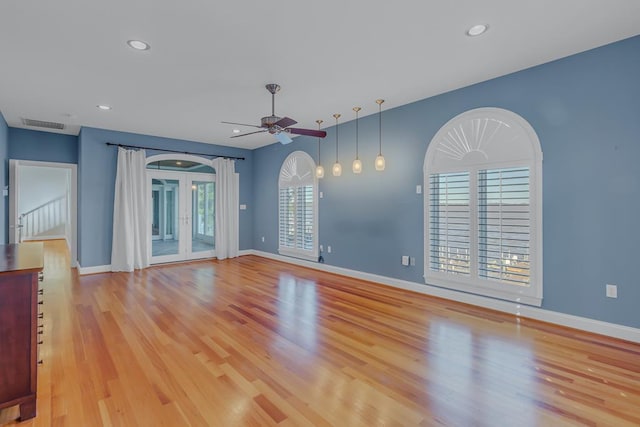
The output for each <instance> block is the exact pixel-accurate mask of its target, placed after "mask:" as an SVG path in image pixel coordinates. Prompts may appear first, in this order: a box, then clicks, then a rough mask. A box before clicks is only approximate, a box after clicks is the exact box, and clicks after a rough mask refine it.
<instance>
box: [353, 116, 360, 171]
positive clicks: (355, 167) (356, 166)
mask: <svg viewBox="0 0 640 427" xmlns="http://www.w3.org/2000/svg"><path fill="white" fill-rule="evenodd" d="M360 110H362V108H360V107H353V111H355V112H356V159H355V160H354V161H353V164H352V165H351V169H352V170H353V173H361V172H362V160H360V158H359V157H358V113H359V112H360Z"/></svg>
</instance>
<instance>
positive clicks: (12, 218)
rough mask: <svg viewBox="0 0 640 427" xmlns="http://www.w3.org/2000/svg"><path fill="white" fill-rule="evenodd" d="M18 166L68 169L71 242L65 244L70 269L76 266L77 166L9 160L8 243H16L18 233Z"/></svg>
mask: <svg viewBox="0 0 640 427" xmlns="http://www.w3.org/2000/svg"><path fill="white" fill-rule="evenodd" d="M20 166H31V167H47V168H59V169H68V170H70V171H71V183H70V187H71V188H69V193H70V194H69V195H70V199H71V200H70V212H69V213H70V217H71V218H70V220H71V224H70V225H71V232H70V234H71V242H67V244H68V245H69V250H70V252H71V267H76V266H77V265H78V225H77V224H78V165H76V164H73V163H55V162H40V161H35V160H17V159H9V243H17V241H18V233H17V229H16V228H15V225H16V220H17V218H18V201H19V200H20V193H19V191H18V190H19V189H20V183H19V182H18V169H19V168H20Z"/></svg>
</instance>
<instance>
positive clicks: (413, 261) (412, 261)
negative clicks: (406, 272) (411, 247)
mask: <svg viewBox="0 0 640 427" xmlns="http://www.w3.org/2000/svg"><path fill="white" fill-rule="evenodd" d="M409 265H411V266H415V265H416V257H414V256H412V257H410V258H409Z"/></svg>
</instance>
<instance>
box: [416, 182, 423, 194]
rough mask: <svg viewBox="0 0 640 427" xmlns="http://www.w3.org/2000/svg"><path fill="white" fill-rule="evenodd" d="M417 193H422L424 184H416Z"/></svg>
mask: <svg viewBox="0 0 640 427" xmlns="http://www.w3.org/2000/svg"><path fill="white" fill-rule="evenodd" d="M416 194H422V185H420V184H418V185H416Z"/></svg>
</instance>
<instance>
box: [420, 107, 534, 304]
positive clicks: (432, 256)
mask: <svg viewBox="0 0 640 427" xmlns="http://www.w3.org/2000/svg"><path fill="white" fill-rule="evenodd" d="M424 186H425V189H426V191H425V193H426V194H425V260H424V271H425V281H426V282H427V283H428V284H433V285H437V286H443V287H448V288H452V289H457V290H462V291H465V292H472V293H477V294H481V295H485V296H491V297H496V298H501V299H507V300H511V301H517V302H522V303H525V304H531V305H538V306H539V305H541V302H542V151H541V149H540V142H539V140H538V137H537V135H536V133H535V131H534V130H533V128H532V127H531V126H530V125H529V123H528V122H527V121H525V120H524V119H523V118H522V117H520V116H519V115H517V114H515V113H513V112H511V111H508V110H503V109H499V108H479V109H475V110H471V111H467V112H465V113H462V114H460V115H458V116H456V117H454V118H453V119H452V120H450V121H449V122H448V123H447V124H445V125H444V126H443V127H442V128H441V129H440V130H439V131H438V133H437V134H436V135H435V137H434V138H433V139H432V140H431V143H430V144H429V147H428V149H427V154H426V157H425V162H424Z"/></svg>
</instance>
